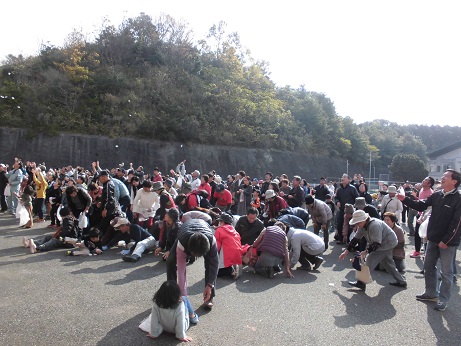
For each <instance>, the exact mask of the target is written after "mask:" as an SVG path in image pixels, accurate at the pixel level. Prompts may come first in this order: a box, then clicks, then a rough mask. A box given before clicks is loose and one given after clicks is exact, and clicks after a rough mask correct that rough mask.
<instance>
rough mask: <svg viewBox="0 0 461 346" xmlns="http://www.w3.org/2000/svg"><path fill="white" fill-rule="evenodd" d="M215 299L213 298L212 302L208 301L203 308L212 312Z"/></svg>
mask: <svg viewBox="0 0 461 346" xmlns="http://www.w3.org/2000/svg"><path fill="white" fill-rule="evenodd" d="M213 305H214V304H213V298H211V299H210V300H208V301H206V302H205V303H204V304H203V307H204V308H205V309H207V310H211V309H213Z"/></svg>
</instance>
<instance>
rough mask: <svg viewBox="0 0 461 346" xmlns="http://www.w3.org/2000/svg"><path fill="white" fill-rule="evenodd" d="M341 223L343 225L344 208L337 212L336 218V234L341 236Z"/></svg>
mask: <svg viewBox="0 0 461 346" xmlns="http://www.w3.org/2000/svg"><path fill="white" fill-rule="evenodd" d="M343 223H344V208H340V209H339V210H338V218H337V223H336V230H337V231H338V234H341V235H342V234H343Z"/></svg>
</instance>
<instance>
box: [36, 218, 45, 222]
mask: <svg viewBox="0 0 461 346" xmlns="http://www.w3.org/2000/svg"><path fill="white" fill-rule="evenodd" d="M34 222H45V219H35V220H34Z"/></svg>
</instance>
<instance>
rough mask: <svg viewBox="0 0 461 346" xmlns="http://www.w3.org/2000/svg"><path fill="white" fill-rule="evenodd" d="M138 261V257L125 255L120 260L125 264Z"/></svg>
mask: <svg viewBox="0 0 461 346" xmlns="http://www.w3.org/2000/svg"><path fill="white" fill-rule="evenodd" d="M139 259H140V257H139V256H138V255H131V256H130V255H127V256H123V257H122V260H124V261H125V262H138V261H139Z"/></svg>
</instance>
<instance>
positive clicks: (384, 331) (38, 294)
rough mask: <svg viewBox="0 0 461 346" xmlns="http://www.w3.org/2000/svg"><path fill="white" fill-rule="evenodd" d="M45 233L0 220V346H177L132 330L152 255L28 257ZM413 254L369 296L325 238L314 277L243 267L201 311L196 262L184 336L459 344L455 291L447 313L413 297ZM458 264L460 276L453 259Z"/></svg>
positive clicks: (155, 281) (420, 286)
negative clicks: (192, 318)
mask: <svg viewBox="0 0 461 346" xmlns="http://www.w3.org/2000/svg"><path fill="white" fill-rule="evenodd" d="M45 227H46V224H45V223H41V224H35V226H34V228H32V229H29V230H24V229H20V228H19V227H18V224H17V221H16V220H15V219H14V218H13V217H12V216H9V215H5V214H0V292H1V294H2V297H3V299H1V300H0V314H1V323H0V345H177V344H179V343H181V342H180V341H179V340H176V339H175V338H174V336H173V335H171V334H166V333H164V334H162V335H161V336H160V337H159V338H157V339H155V340H152V339H149V338H147V337H146V336H145V333H144V332H142V331H141V330H139V329H138V325H139V324H140V323H141V321H142V320H143V319H144V318H146V317H147V316H148V315H149V313H150V309H151V306H152V302H151V299H152V296H153V294H154V292H155V291H156V290H157V289H158V287H159V286H160V285H161V283H162V282H163V281H164V280H166V271H165V263H164V262H163V261H161V260H160V258H159V257H155V256H154V255H153V254H148V255H144V256H143V258H142V259H141V260H140V261H139V262H137V263H125V262H123V261H122V259H121V255H120V254H119V251H120V249H115V248H114V249H111V250H110V251H107V252H105V253H104V254H103V255H101V256H94V257H89V256H85V257H71V256H66V250H65V249H60V250H55V251H50V252H46V253H37V254H30V253H29V250H28V249H25V248H24V247H23V246H22V242H21V239H22V237H23V236H29V237H39V236H43V235H45V234H51V233H52V230H51V229H49V228H45ZM332 238H333V237H332V236H331V239H332ZM406 239H407V240H408V241H411V238H409V237H408V236H406ZM412 251H413V246H412V245H407V259H406V264H407V273H406V277H407V280H408V288H407V289H401V288H397V287H393V286H389V285H388V283H389V281H392V277H391V276H390V275H388V274H386V273H382V272H376V271H373V272H372V275H373V278H374V280H375V282H373V283H371V284H369V285H368V286H367V290H366V292H362V291H359V290H357V289H355V288H350V287H349V286H348V284H347V280H348V279H353V278H354V270H353V269H352V268H351V264H350V262H348V261H342V262H340V261H339V260H338V256H339V254H340V252H341V246H340V245H337V244H336V243H335V242H334V241H331V242H330V249H329V250H327V251H326V253H325V254H324V258H325V262H324V263H323V264H322V266H321V267H320V269H319V270H318V271H313V272H304V271H299V270H298V271H297V270H294V271H293V273H294V275H295V278H293V279H289V278H287V277H285V276H284V275H276V276H275V278H274V279H272V280H270V279H266V278H263V277H261V276H259V275H256V274H254V273H253V271H252V270H251V268H245V269H244V272H243V276H242V277H241V278H239V279H238V280H236V281H234V280H232V279H230V278H229V279H221V278H218V282H217V296H216V299H215V307H214V308H213V310H212V311H211V312H207V311H204V310H203V308H199V307H200V305H201V303H202V292H203V286H204V283H203V277H204V267H203V264H202V263H203V262H202V260H201V259H199V260H197V261H196V262H195V263H194V264H193V265H191V266H188V268H187V270H188V281H189V297H190V299H191V302H192V304H193V306H194V307H195V308H197V312H198V314H199V316H200V322H199V323H198V325H196V326H192V327H191V328H190V330H189V331H188V333H187V334H188V336H190V337H191V338H192V339H193V341H192V344H194V345H243V344H245V345H277V346H283V345H329V346H331V345H357V344H366V345H384V344H386V345H416V344H422V345H460V344H461V341H460V340H461V328H460V326H461V309H460V307H461V300H460V297H459V286H458V285H455V286H454V288H453V292H452V299H451V301H450V302H449V305H448V308H447V310H446V311H444V312H438V311H435V310H433V306H434V305H435V303H423V302H418V301H416V300H415V295H417V294H420V293H422V292H423V290H424V278H423V275H421V274H420V273H419V271H420V268H421V267H422V261H421V260H420V259H416V260H415V259H411V258H410V257H409V254H410V253H411V252H412ZM458 258H460V257H459V256H458ZM457 266H458V272H459V261H457Z"/></svg>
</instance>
